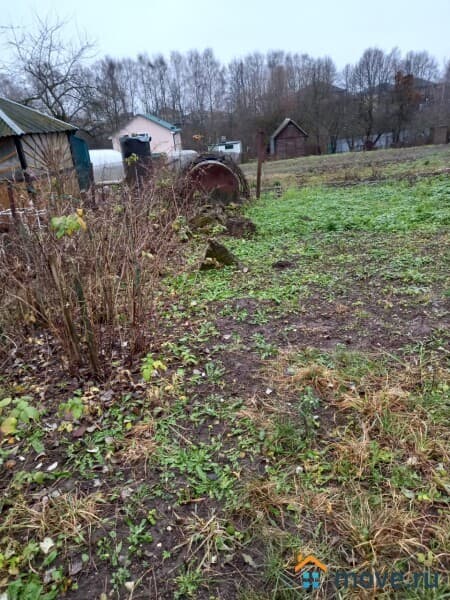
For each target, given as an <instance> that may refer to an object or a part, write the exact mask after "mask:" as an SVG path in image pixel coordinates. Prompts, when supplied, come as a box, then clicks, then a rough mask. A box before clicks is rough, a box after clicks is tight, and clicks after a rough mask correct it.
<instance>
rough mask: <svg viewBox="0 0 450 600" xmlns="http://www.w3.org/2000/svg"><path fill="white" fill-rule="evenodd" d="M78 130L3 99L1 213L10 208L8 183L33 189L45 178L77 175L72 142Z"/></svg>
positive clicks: (0, 124)
mask: <svg viewBox="0 0 450 600" xmlns="http://www.w3.org/2000/svg"><path fill="white" fill-rule="evenodd" d="M76 129H77V128H76V127H75V126H73V125H70V124H69V123H64V122H63V121H60V120H59V119H55V118H53V117H49V116H48V115H45V114H43V113H41V112H40V111H38V110H34V109H32V108H29V107H27V106H23V105H22V104H19V103H17V102H13V101H12V100H8V99H6V98H2V97H0V210H2V209H7V208H9V197H8V193H7V184H8V183H20V182H24V184H25V185H30V184H31V182H33V181H36V180H39V178H42V177H48V176H54V175H55V174H61V173H64V172H67V173H70V174H73V173H74V169H75V166H74V161H73V156H72V151H71V145H70V138H71V136H72V135H73V134H74V133H75V131H76ZM22 196H23V194H22Z"/></svg>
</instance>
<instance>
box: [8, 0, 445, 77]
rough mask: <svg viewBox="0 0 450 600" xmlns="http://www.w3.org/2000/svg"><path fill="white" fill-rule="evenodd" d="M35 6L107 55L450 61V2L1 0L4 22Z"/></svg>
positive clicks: (26, 15) (24, 18) (22, 19)
mask: <svg viewBox="0 0 450 600" xmlns="http://www.w3.org/2000/svg"><path fill="white" fill-rule="evenodd" d="M32 11H34V12H38V13H39V14H40V15H45V14H47V13H48V12H50V11H51V12H53V13H55V14H58V15H59V16H61V17H64V18H69V19H71V23H72V24H71V27H73V28H74V31H75V30H76V27H78V29H80V30H84V31H86V32H87V33H88V34H89V35H90V36H91V37H93V38H94V39H95V40H96V41H97V43H98V56H99V57H100V56H103V55H104V54H109V55H111V56H114V57H123V56H132V57H135V56H136V54H138V53H139V52H148V53H149V54H150V55H151V54H154V53H157V52H162V53H163V54H166V55H167V54H168V53H169V52H170V51H171V50H179V51H182V52H183V51H186V50H189V49H191V48H198V49H199V50H203V49H204V48H206V47H211V48H213V50H214V52H215V54H216V56H217V57H218V58H219V59H221V60H222V61H228V60H230V59H231V58H233V57H236V56H241V55H243V54H246V53H248V52H252V51H254V50H259V51H262V52H265V51H267V50H271V49H282V50H285V51H291V52H300V53H303V52H306V53H308V54H311V55H312V56H323V55H326V54H327V55H329V56H331V57H332V58H333V59H334V60H335V62H336V64H337V66H338V67H339V68H342V67H343V66H344V65H345V64H346V63H348V62H355V61H356V60H357V59H358V58H359V56H360V55H361V53H362V51H363V50H364V49H365V48H367V47H368V46H374V45H377V46H379V47H381V48H383V49H385V50H390V49H391V48H392V47H394V46H398V47H399V48H400V50H401V51H403V52H405V51H407V50H428V51H429V52H431V53H432V54H433V55H434V56H435V57H436V58H437V59H438V61H439V63H440V65H441V64H442V61H443V60H444V59H445V58H450V0H372V1H368V0H366V1H365V2H364V0H307V1H306V0H216V1H213V0H190V1H188V0H186V1H182V0H128V1H125V0H120V1H114V0H110V1H106V0H76V1H74V0H65V1H64V2H61V0H31V1H30V0H14V1H11V0H0V15H1V17H0V19H1V24H2V25H6V24H10V23H14V24H16V25H22V26H27V24H28V23H30V21H31V17H30V13H31V12H32Z"/></svg>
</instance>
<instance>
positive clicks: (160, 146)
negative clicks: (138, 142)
mask: <svg viewBox="0 0 450 600" xmlns="http://www.w3.org/2000/svg"><path fill="white" fill-rule="evenodd" d="M143 133H146V134H148V135H149V136H150V137H151V138H152V139H151V142H150V147H151V150H152V153H154V154H158V153H160V152H164V153H166V154H170V153H172V152H176V151H179V150H181V149H182V146H181V129H180V128H179V127H177V126H176V125H173V124H172V123H168V122H167V121H164V119H159V118H158V117H155V116H154V115H141V114H139V115H136V116H135V117H133V118H132V119H131V121H129V122H128V123H127V124H126V125H125V126H124V127H122V129H120V130H119V131H116V132H115V133H114V134H113V135H112V137H111V140H112V147H113V148H114V150H118V151H119V152H120V138H121V137H122V136H124V135H133V134H138V135H140V134H143Z"/></svg>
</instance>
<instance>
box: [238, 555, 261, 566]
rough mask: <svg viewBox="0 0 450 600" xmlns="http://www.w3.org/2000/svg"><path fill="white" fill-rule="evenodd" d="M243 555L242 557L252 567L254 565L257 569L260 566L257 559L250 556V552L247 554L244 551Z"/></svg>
mask: <svg viewBox="0 0 450 600" xmlns="http://www.w3.org/2000/svg"><path fill="white" fill-rule="evenodd" d="M241 556H242V558H243V560H244V562H245V563H246V564H247V565H250V566H251V567H253V568H254V569H257V568H258V566H257V564H256V563H255V561H254V560H253V558H252V557H251V556H250V554H245V553H244V552H242V553H241Z"/></svg>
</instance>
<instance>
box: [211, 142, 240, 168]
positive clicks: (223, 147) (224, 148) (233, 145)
mask: <svg viewBox="0 0 450 600" xmlns="http://www.w3.org/2000/svg"><path fill="white" fill-rule="evenodd" d="M208 150H209V151H210V152H220V153H222V154H228V155H229V156H231V158H232V159H233V160H234V162H236V163H240V162H241V158H242V142H241V141H240V140H234V141H233V140H224V139H222V140H221V141H220V142H219V143H218V144H213V145H212V146H208Z"/></svg>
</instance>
